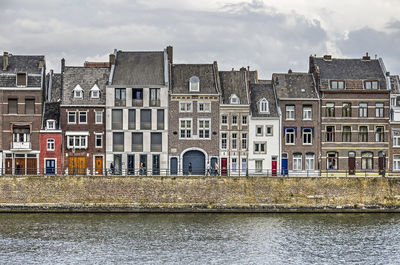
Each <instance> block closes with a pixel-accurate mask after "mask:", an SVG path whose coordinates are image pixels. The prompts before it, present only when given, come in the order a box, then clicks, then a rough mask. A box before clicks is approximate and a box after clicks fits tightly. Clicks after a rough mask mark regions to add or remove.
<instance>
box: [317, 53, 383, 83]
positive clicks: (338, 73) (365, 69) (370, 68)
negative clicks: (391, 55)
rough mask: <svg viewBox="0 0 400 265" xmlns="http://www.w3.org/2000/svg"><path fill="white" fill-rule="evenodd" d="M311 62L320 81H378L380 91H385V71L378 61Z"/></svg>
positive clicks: (318, 60)
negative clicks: (315, 66) (316, 70)
mask: <svg viewBox="0 0 400 265" xmlns="http://www.w3.org/2000/svg"><path fill="white" fill-rule="evenodd" d="M311 60H312V61H313V62H314V63H315V64H316V65H317V66H318V67H319V71H320V78H321V79H327V80H330V79H343V80H357V79H359V80H378V81H379V84H380V89H386V79H385V74H384V72H385V70H383V68H382V65H381V62H380V60H378V59H371V60H362V59H337V58H332V60H324V59H323V58H322V57H311Z"/></svg>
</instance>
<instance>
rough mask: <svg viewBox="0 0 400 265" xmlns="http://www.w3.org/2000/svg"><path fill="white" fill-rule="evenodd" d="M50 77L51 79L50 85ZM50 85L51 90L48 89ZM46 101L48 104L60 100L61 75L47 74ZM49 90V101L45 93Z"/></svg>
mask: <svg viewBox="0 0 400 265" xmlns="http://www.w3.org/2000/svg"><path fill="white" fill-rule="evenodd" d="M50 77H51V83H50ZM50 84H51V88H50ZM46 87H47V91H46V99H45V100H46V101H50V102H58V101H59V100H61V74H56V73H52V72H50V73H48V74H47V75H46ZM50 89H51V99H50V100H49V99H48V98H47V96H48V95H47V93H48V91H49V90H50Z"/></svg>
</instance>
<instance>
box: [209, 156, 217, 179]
mask: <svg viewBox="0 0 400 265" xmlns="http://www.w3.org/2000/svg"><path fill="white" fill-rule="evenodd" d="M217 161H218V159H217V158H216V157H212V158H211V163H210V167H211V174H212V175H217V171H216V166H215V164H216V163H217Z"/></svg>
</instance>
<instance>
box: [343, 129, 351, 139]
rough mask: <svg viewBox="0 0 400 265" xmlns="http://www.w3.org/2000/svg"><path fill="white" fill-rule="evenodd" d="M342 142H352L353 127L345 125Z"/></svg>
mask: <svg viewBox="0 0 400 265" xmlns="http://www.w3.org/2000/svg"><path fill="white" fill-rule="evenodd" d="M342 142H351V127H350V126H343V132H342Z"/></svg>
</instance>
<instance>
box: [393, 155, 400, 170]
mask: <svg viewBox="0 0 400 265" xmlns="http://www.w3.org/2000/svg"><path fill="white" fill-rule="evenodd" d="M393 170H400V155H393Z"/></svg>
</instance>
